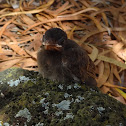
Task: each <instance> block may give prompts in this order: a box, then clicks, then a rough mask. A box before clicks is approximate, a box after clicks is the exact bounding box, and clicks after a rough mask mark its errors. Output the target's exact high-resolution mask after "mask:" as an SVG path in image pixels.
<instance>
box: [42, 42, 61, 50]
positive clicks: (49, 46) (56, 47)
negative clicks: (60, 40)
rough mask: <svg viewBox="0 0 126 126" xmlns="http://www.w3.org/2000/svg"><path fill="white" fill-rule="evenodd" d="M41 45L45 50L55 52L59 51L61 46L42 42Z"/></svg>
mask: <svg viewBox="0 0 126 126" xmlns="http://www.w3.org/2000/svg"><path fill="white" fill-rule="evenodd" d="M42 45H43V46H44V48H45V50H56V51H61V49H62V46H61V45H59V44H50V43H47V42H46V43H45V42H43V43H42Z"/></svg>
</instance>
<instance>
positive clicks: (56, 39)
mask: <svg viewBox="0 0 126 126" xmlns="http://www.w3.org/2000/svg"><path fill="white" fill-rule="evenodd" d="M66 40H67V34H66V33H65V32H64V31H63V30H61V29H60V28H51V29H49V30H47V31H46V32H45V35H43V40H42V45H43V46H44V48H45V50H55V51H61V50H62V49H63V45H64V42H65V41H66Z"/></svg>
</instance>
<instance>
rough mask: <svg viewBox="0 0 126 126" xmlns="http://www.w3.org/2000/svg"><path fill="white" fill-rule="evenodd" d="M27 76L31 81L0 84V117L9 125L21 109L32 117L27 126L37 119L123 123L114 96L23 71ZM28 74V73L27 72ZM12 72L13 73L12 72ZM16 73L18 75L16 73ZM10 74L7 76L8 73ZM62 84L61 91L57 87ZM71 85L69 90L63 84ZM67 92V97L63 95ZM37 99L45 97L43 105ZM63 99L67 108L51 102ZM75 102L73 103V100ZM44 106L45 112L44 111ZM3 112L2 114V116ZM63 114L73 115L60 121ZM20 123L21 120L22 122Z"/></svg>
mask: <svg viewBox="0 0 126 126" xmlns="http://www.w3.org/2000/svg"><path fill="white" fill-rule="evenodd" d="M23 72H24V73H25V72H26V73H25V75H27V77H29V78H32V79H33V78H34V81H33V80H29V81H26V82H24V83H22V82H21V83H20V84H19V85H18V86H15V87H9V86H8V85H7V84H6V83H7V82H6V83H5V84H4V85H2V86H1V89H4V90H2V91H6V93H5V97H4V98H2V97H0V101H1V104H0V120H1V121H4V122H9V123H10V124H11V125H12V124H14V123H15V124H16V123H17V120H20V123H21V120H22V119H21V118H15V115H16V114H17V113H18V112H19V111H20V110H23V109H24V108H27V109H28V110H29V111H30V113H31V116H32V119H31V121H30V122H26V123H27V125H28V126H31V125H36V124H38V123H39V122H41V123H44V125H47V126H48V125H50V126H64V124H65V125H68V126H101V125H102V126H106V125H111V126H118V125H119V123H122V125H124V126H125V124H126V120H125V119H126V106H125V105H123V104H121V103H119V102H117V101H116V100H115V99H113V98H111V97H109V96H107V95H104V94H102V93H101V92H99V91H98V90H97V89H95V88H93V89H91V88H90V87H87V86H83V87H82V88H77V89H75V88H74V86H73V85H74V84H68V83H65V84H64V83H63V84H61V83H58V82H52V81H49V80H47V79H42V78H41V76H39V75H38V73H32V72H29V71H23ZM28 73H29V74H28ZM12 75H14V74H12ZM19 76H20V75H19ZM9 77H10V75H9ZM59 85H62V86H63V89H62V90H61V89H60V88H59V87H58V86H59ZM69 85H71V87H72V88H71V89H69V90H68V89H67V87H68V86H69ZM65 93H68V94H69V95H72V96H68V97H67V98H65V97H64V94H65ZM77 96H81V97H83V98H84V100H80V99H79V100H80V101H78V102H77V101H76V99H77V98H78V97H77ZM41 99H45V100H44V101H43V104H42V103H40V100H41ZM63 100H69V101H70V102H71V104H70V106H69V108H70V109H69V110H59V109H58V108H57V107H56V106H55V107H53V104H58V103H60V102H62V101H63ZM75 101H76V102H75ZM47 109H48V113H46V114H45V113H44V112H46V110H47ZM59 111H62V113H63V114H61V115H59V116H56V114H55V112H59ZM3 113H5V115H6V117H3V116H2V115H3ZM67 113H73V116H74V118H73V119H71V118H69V119H66V120H64V117H66V115H67ZM22 123H23V122H22Z"/></svg>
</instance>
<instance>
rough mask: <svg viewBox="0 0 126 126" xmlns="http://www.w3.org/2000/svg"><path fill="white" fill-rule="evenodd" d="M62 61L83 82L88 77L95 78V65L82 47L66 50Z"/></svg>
mask: <svg viewBox="0 0 126 126" xmlns="http://www.w3.org/2000/svg"><path fill="white" fill-rule="evenodd" d="M62 63H63V66H64V67H65V68H66V69H67V70H68V72H70V74H72V75H74V76H75V77H77V78H78V79H79V80H81V81H83V82H84V81H86V80H87V79H88V77H93V78H95V66H94V64H93V62H92V61H91V59H90V58H89V56H88V54H87V53H86V51H85V50H83V49H82V48H80V47H78V48H69V49H68V50H65V51H64V54H63V58H62Z"/></svg>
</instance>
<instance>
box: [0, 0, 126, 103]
mask: <svg viewBox="0 0 126 126" xmlns="http://www.w3.org/2000/svg"><path fill="white" fill-rule="evenodd" d="M125 9H126V2H125V1H124V0H121V1H116V0H103V1H100V0H85V1H83V0H55V1H54V0H32V1H29V0H20V1H18V0H15V1H14V2H12V0H10V1H8V0H1V1H0V71H4V70H6V69H8V68H10V67H13V66H16V67H20V68H23V69H27V70H33V71H38V70H37V62H36V60H37V59H36V54H37V50H38V49H39V47H40V46H41V39H42V36H43V34H44V33H45V31H46V30H48V29H49V28H52V27H59V28H62V29H63V30H64V31H65V32H66V33H67V35H68V37H69V38H70V39H72V40H74V41H75V42H77V43H78V44H79V45H80V46H82V47H83V48H84V49H85V50H86V51H87V52H88V54H89V56H90V58H91V59H92V60H93V61H94V63H95V65H96V73H97V78H96V80H97V82H98V85H97V86H98V87H99V88H100V89H101V91H102V92H103V93H107V94H109V95H110V96H112V97H114V98H115V99H117V100H119V101H120V102H122V103H124V104H126V93H125V92H126V70H125V69H126V37H125V34H126V12H125Z"/></svg>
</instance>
